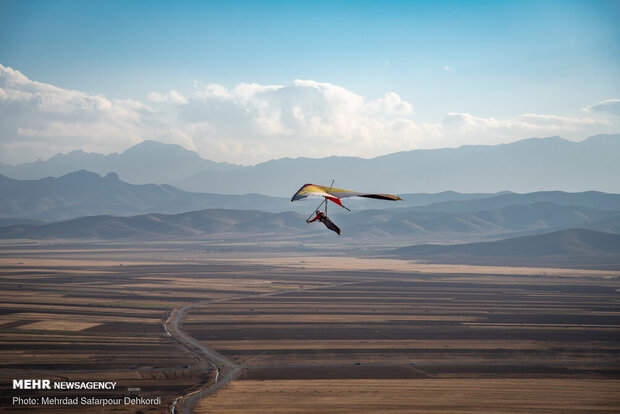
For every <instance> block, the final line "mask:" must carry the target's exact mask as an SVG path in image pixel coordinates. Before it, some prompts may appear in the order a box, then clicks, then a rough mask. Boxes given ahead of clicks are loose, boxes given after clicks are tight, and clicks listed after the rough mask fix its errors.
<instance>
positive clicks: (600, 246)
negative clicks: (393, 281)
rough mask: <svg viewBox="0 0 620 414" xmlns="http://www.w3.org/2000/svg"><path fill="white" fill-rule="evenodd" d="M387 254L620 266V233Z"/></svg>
mask: <svg viewBox="0 0 620 414" xmlns="http://www.w3.org/2000/svg"><path fill="white" fill-rule="evenodd" d="M387 255H388V256H392V257H398V258H401V259H416V260H426V261H430V262H437V263H461V264H466V263H468V264H482V265H490V264H498V263H501V264H504V265H508V264H511V265H522V266H523V265H524V266H533V265H545V266H549V265H551V266H553V265H555V266H566V267H569V266H583V267H593V268H607V269H620V235H619V234H612V233H607V232H600V231H593V230H587V229H566V230H561V231H556V232H551V233H545V234H540V235H534V236H524V237H515V238H509V239H504V240H498V241H492V242H482V243H466V244H452V245H428V244H427V245H416V246H408V247H401V248H398V249H395V250H392V251H389V252H387Z"/></svg>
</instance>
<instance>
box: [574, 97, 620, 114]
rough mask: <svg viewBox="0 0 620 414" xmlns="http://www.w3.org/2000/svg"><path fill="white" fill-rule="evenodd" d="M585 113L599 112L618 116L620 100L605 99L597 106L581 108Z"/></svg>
mask: <svg viewBox="0 0 620 414" xmlns="http://www.w3.org/2000/svg"><path fill="white" fill-rule="evenodd" d="M583 109H584V111H586V112H599V113H605V114H611V115H615V116H620V99H606V100H604V101H601V102H599V103H597V104H594V105H590V106H587V107H585V108H583Z"/></svg>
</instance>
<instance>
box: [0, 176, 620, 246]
mask: <svg viewBox="0 0 620 414" xmlns="http://www.w3.org/2000/svg"><path fill="white" fill-rule="evenodd" d="M0 193H1V194H2V198H0V219H1V220H3V221H4V223H5V224H6V225H10V224H29V223H28V222H27V220H39V221H59V220H68V219H73V218H78V217H82V216H95V215H115V216H136V215H141V214H147V213H160V214H179V213H185V212H189V211H195V210H204V209H236V210H260V211H263V212H286V211H296V212H299V213H300V214H302V215H308V214H309V213H310V212H311V211H312V210H313V209H314V208H315V207H316V205H317V204H318V201H316V200H306V201H302V202H295V203H291V201H290V199H289V198H288V197H286V198H285V197H270V196H264V195H259V194H245V195H222V194H208V193H192V192H186V191H182V190H179V189H177V188H175V187H172V186H169V185H156V184H140V185H136V184H129V183H126V182H123V181H122V180H120V179H119V177H118V176H117V175H116V174H114V173H109V174H108V175H106V176H105V177H101V176H100V175H98V174H96V173H93V172H88V171H83V170H82V171H76V172H73V173H70V174H67V175H64V176H62V177H60V178H52V177H48V178H43V179H40V180H14V179H11V178H8V177H4V176H0ZM401 196H402V198H403V199H404V200H402V201H398V202H385V201H377V200H367V199H348V200H346V201H345V205H347V206H348V207H350V208H351V209H352V210H353V212H352V213H348V212H345V211H344V210H342V209H340V208H339V207H337V206H335V205H332V206H330V215H335V217H337V218H338V219H339V220H343V222H344V223H346V224H348V223H349V222H350V223H351V225H352V226H358V225H360V224H361V223H364V222H366V224H365V226H364V228H366V229H371V228H374V229H376V233H377V234H378V233H380V232H386V231H387V232H388V233H389V234H401V233H409V234H430V233H438V232H440V230H441V228H442V226H441V223H442V220H443V222H444V223H448V222H450V220H456V222H459V223H461V226H462V227H463V228H464V229H465V228H469V229H470V230H469V231H470V232H473V231H474V230H476V229H477V230H478V231H479V232H480V233H484V234H493V233H494V232H495V231H496V230H497V229H504V228H505V229H508V230H510V228H511V226H516V227H518V229H516V230H515V231H527V230H528V228H526V227H527V226H526V227H523V228H521V227H519V226H520V224H519V223H521V222H524V223H527V222H534V220H535V219H536V220H538V221H537V223H538V224H537V226H534V227H532V226H530V229H540V228H551V227H553V226H558V225H559V226H564V227H566V226H570V225H585V224H591V223H593V222H596V221H600V220H604V219H612V218H613V217H615V215H617V214H616V213H615V212H618V211H620V195H618V194H607V193H600V192H593V191H589V192H583V193H564V192H561V191H550V192H537V193H528V194H515V193H506V192H504V193H498V194H484V193H476V194H461V193H456V192H443V193H437V194H401ZM577 207H581V209H579V211H577V210H576V208H577ZM491 210H492V211H495V212H494V213H486V216H485V215H484V214H482V213H481V212H485V211H487V212H488V211H491ZM494 214H495V216H493V215H494ZM17 219H19V220H21V221H18V222H16V221H12V222H11V221H7V220H17ZM501 220H503V221H501ZM456 222H455V223H454V226H447V227H446V228H448V229H449V231H450V232H453V231H455V229H456V228H457V226H456ZM412 223H415V224H412ZM465 223H468V224H467V225H466V224H465ZM1 224H3V222H2V221H0V225H1ZM30 224H35V223H30ZM461 233H463V232H461Z"/></svg>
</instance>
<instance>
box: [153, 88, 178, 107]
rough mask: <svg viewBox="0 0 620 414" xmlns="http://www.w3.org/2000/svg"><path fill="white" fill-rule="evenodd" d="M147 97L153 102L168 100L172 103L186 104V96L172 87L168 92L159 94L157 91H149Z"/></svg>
mask: <svg viewBox="0 0 620 414" xmlns="http://www.w3.org/2000/svg"><path fill="white" fill-rule="evenodd" d="M147 98H148V99H149V100H150V101H153V102H168V103H174V104H186V103H187V98H186V97H185V96H183V95H181V94H180V93H178V92H177V91H175V90H174V89H173V90H171V91H170V92H168V93H165V94H160V93H157V92H151V93H149V94H148V96H147Z"/></svg>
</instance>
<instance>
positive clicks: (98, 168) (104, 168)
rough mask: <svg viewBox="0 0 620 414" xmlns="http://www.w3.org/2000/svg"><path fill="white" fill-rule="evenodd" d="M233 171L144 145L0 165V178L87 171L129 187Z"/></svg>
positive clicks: (176, 148)
mask: <svg viewBox="0 0 620 414" xmlns="http://www.w3.org/2000/svg"><path fill="white" fill-rule="evenodd" d="M234 168H239V167H238V166H236V165H233V164H227V163H218V162H215V161H211V160H207V159H204V158H201V157H200V156H199V155H198V154H196V153H195V152H193V151H189V150H186V149H185V148H183V147H182V146H180V145H174V144H162V143H159V142H156V141H144V142H142V143H140V144H137V145H134V146H133V147H131V148H129V149H127V150H126V151H124V152H122V153H120V154H118V153H113V154H109V155H102V154H97V153H87V152H84V151H82V150H77V151H73V152H70V153H68V154H57V155H55V156H53V157H52V158H50V159H49V160H47V161H41V160H39V161H35V162H31V163H26V164H20V165H15V166H11V165H6V164H0V174H3V175H6V176H8V177H11V178H15V179H22V180H23V179H28V180H33V179H40V178H45V177H60V176H63V175H66V174H68V173H71V172H74V171H78V170H88V171H93V172H96V173H98V174H101V175H106V174H108V173H111V172H113V173H116V174H117V175H119V176H120V177H121V178H122V179H123V180H124V181H128V182H131V183H133V184H149V183H158V184H166V183H172V182H174V181H176V180H180V179H183V178H186V177H188V176H191V175H194V174H197V173H199V172H203V171H209V170H229V169H234Z"/></svg>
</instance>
